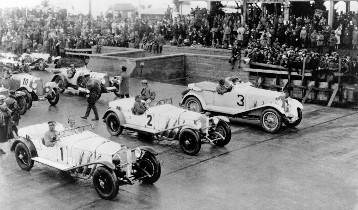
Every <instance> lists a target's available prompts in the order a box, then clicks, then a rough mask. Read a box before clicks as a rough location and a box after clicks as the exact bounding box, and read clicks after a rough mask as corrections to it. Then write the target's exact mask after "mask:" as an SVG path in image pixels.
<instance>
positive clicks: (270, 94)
mask: <svg viewBox="0 0 358 210" xmlns="http://www.w3.org/2000/svg"><path fill="white" fill-rule="evenodd" d="M235 89H238V90H240V89H241V90H243V89H244V90H246V94H247V95H250V96H257V97H263V98H272V99H276V98H277V97H279V96H281V95H282V92H278V91H273V90H265V89H260V88H255V87H252V86H245V87H240V86H237V87H235Z"/></svg>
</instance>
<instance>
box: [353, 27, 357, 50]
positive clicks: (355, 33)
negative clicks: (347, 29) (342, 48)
mask: <svg viewBox="0 0 358 210" xmlns="http://www.w3.org/2000/svg"><path fill="white" fill-rule="evenodd" d="M357 44H358V27H357V26H356V27H354V30H353V33H352V45H353V47H352V49H357Z"/></svg>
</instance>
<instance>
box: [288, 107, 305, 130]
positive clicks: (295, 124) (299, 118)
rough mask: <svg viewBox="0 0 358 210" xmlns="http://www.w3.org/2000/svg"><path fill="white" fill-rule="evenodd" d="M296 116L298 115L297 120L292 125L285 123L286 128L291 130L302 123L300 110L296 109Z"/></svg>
mask: <svg viewBox="0 0 358 210" xmlns="http://www.w3.org/2000/svg"><path fill="white" fill-rule="evenodd" d="M297 114H298V119H297V120H296V121H295V122H293V123H290V122H285V124H286V126H287V127H290V128H293V127H296V126H297V125H298V124H300V123H301V121H302V110H301V109H300V108H297Z"/></svg>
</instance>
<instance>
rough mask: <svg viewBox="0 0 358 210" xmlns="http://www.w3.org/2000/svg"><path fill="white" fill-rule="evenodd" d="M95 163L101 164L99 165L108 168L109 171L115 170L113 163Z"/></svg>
mask: <svg viewBox="0 0 358 210" xmlns="http://www.w3.org/2000/svg"><path fill="white" fill-rule="evenodd" d="M97 163H98V164H101V165H103V166H105V167H108V168H109V169H112V170H114V169H116V166H115V165H114V164H113V163H111V162H108V161H105V160H100V161H98V162H97Z"/></svg>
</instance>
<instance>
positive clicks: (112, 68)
mask: <svg viewBox="0 0 358 210" xmlns="http://www.w3.org/2000/svg"><path fill="white" fill-rule="evenodd" d="M122 66H126V67H127V72H129V73H131V72H132V71H133V69H134V67H135V62H133V61H130V60H129V59H128V58H118V57H112V56H102V55H100V54H97V55H96V54H94V55H91V56H90V59H89V62H88V64H87V68H89V69H91V70H92V71H96V72H106V73H108V75H109V76H118V75H120V74H121V73H122V70H121V68H122Z"/></svg>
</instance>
